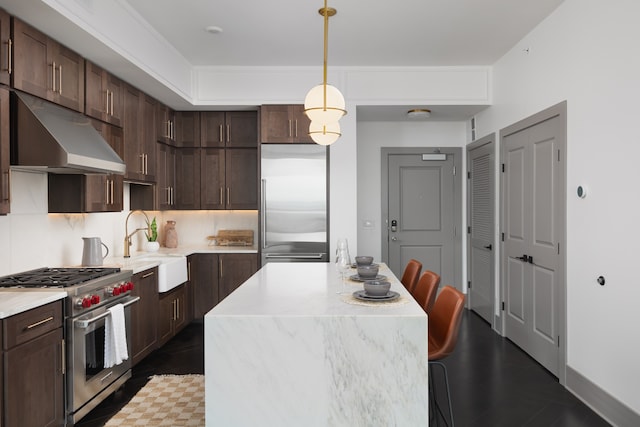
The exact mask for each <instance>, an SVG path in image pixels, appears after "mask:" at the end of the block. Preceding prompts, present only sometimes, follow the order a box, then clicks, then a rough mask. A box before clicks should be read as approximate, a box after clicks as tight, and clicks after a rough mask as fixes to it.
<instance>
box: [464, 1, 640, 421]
mask: <svg viewBox="0 0 640 427" xmlns="http://www.w3.org/2000/svg"><path fill="white" fill-rule="evenodd" d="M639 16H640V2H638V1H636V0H612V1H608V2H602V1H599V0H566V1H565V2H564V3H563V4H562V5H561V6H560V7H559V8H558V9H557V10H556V11H555V12H554V13H553V14H552V15H551V16H549V17H548V18H547V19H546V20H545V21H544V22H542V23H541V24H540V25H539V26H538V27H537V28H536V29H535V30H534V31H533V32H531V33H530V34H529V35H528V36H526V37H525V38H524V39H523V40H522V41H521V42H520V43H518V44H517V45H516V46H515V47H514V48H513V49H512V50H511V51H510V52H509V53H508V54H506V55H505V56H504V57H503V58H502V59H500V61H498V62H497V63H496V64H495V67H494V71H493V73H494V74H493V75H494V98H493V100H494V106H492V107H491V108H489V109H487V110H485V111H484V112H482V113H480V114H478V115H477V121H476V123H477V129H478V131H479V133H478V135H479V136H483V135H486V134H488V133H490V132H493V131H498V130H499V129H500V128H502V127H505V126H507V125H509V124H511V123H513V122H515V121H518V120H520V119H522V118H525V117H527V116H529V115H531V114H533V113H536V112H538V111H540V110H542V109H544V108H546V107H549V106H551V105H554V104H556V103H558V102H560V101H563V100H567V115H568V123H567V126H568V127H567V152H568V154H567V194H568V200H567V248H566V250H567V328H568V331H567V332H568V335H567V339H568V342H567V358H568V366H570V367H571V368H572V369H574V370H576V371H577V372H578V373H580V374H581V375H583V376H584V377H586V378H588V379H589V380H591V381H592V382H594V383H596V384H598V386H599V387H601V388H602V389H604V390H605V391H606V392H608V393H609V394H611V395H612V396H613V397H614V398H616V399H617V400H619V401H621V402H623V403H625V404H626V405H628V406H629V407H630V408H631V409H633V410H634V411H635V412H638V413H640V393H638V392H637V387H638V380H640V369H639V368H638V359H640V333H639V332H638V325H640V310H638V309H637V305H638V304H637V301H638V299H639V298H640V286H638V268H637V265H638V261H637V259H638V248H637V242H638V241H640V228H639V227H638V225H637V222H638V221H637V214H638V210H639V208H640V198H639V197H638V192H637V184H638V182H640V169H639V168H638V166H637V163H638V158H640V137H639V135H640V132H639V131H638V126H637V124H638V117H639V116H640V103H639V102H638V100H639V99H640V58H639V56H638V55H637V53H638V40H640V26H639V25H638V17H639ZM525 49H528V52H527V51H525ZM578 185H585V186H587V188H588V189H589V193H588V196H587V198H586V199H579V198H577V197H576V195H575V194H576V193H575V191H576V187H577V186H578ZM600 275H602V276H604V277H605V278H606V285H605V286H600V285H598V284H597V283H596V278H597V277H598V276H600Z"/></svg>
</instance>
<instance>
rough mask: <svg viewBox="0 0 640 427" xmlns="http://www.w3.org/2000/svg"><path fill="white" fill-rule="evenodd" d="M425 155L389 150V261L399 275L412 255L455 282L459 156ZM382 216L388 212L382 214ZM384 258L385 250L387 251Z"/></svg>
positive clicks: (446, 279) (443, 280) (444, 277)
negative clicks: (456, 176) (456, 182)
mask: <svg viewBox="0 0 640 427" xmlns="http://www.w3.org/2000/svg"><path fill="white" fill-rule="evenodd" d="M454 157H455V156H454V154H452V153H440V154H439V155H438V156H436V155H431V154H424V155H423V154H421V153H415V154H414V153H411V154H409V153H406V154H405V153H390V154H389V155H388V157H387V161H388V162H387V165H388V171H387V177H388V182H387V186H388V198H387V203H388V204H387V209H388V213H387V215H388V216H386V217H385V218H386V219H387V221H388V227H387V228H388V230H387V231H388V234H387V242H386V243H387V245H388V260H387V262H388V265H389V267H390V268H391V270H392V271H393V272H394V274H395V275H396V276H398V277H401V275H402V272H403V271H404V267H405V266H406V264H407V262H408V261H409V260H410V259H412V258H414V259H417V260H418V261H420V262H422V265H423V270H426V269H429V270H432V271H434V272H436V273H438V274H439V275H440V276H441V281H440V283H441V285H445V284H451V285H453V286H457V274H456V234H457V231H456V224H457V222H456V220H455V218H458V217H459V212H458V213H457V214H456V212H455V209H456V203H455V202H454V199H455V197H459V196H457V195H458V194H459V192H457V191H456V185H455V167H454V164H455V159H454ZM383 217H384V216H383ZM383 258H384V251H383Z"/></svg>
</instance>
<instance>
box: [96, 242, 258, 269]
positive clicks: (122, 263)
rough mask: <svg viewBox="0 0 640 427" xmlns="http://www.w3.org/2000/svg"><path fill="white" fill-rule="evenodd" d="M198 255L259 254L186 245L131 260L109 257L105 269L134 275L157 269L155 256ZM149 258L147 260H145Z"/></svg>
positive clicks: (141, 254)
mask: <svg viewBox="0 0 640 427" xmlns="http://www.w3.org/2000/svg"><path fill="white" fill-rule="evenodd" d="M196 253H216V254H257V253H258V247H257V246H213V245H184V246H178V247H177V248H160V250H158V251H157V252H142V251H139V252H133V253H132V254H131V257H130V258H124V257H122V256H119V257H108V258H106V259H105V260H104V266H105V267H120V268H122V269H123V270H132V271H133V274H136V273H139V272H141V271H144V270H148V269H149V268H153V267H156V266H157V265H158V264H159V261H157V260H153V259H148V257H153V256H154V255H168V256H171V255H181V256H189V255H193V254H196ZM145 258H147V259H145Z"/></svg>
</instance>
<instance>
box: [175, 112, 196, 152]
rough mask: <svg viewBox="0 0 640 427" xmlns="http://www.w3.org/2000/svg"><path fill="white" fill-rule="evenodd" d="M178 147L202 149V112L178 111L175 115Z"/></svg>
mask: <svg viewBox="0 0 640 427" xmlns="http://www.w3.org/2000/svg"><path fill="white" fill-rule="evenodd" d="M175 138H176V140H175V144H176V146H177V147H200V112H198V111H178V112H177V113H176V115H175Z"/></svg>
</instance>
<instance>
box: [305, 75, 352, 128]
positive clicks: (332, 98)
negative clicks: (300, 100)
mask: <svg viewBox="0 0 640 427" xmlns="http://www.w3.org/2000/svg"><path fill="white" fill-rule="evenodd" d="M325 88H326V91H327V96H326V102H325ZM304 111H305V113H306V114H307V117H309V119H310V120H311V121H312V122H320V123H333V122H337V121H338V120H340V119H341V118H342V116H344V114H345V113H346V112H347V111H346V110H345V103H344V96H342V93H340V91H339V90H338V89H337V88H336V87H335V86H331V85H326V86H325V85H324V84H320V85H318V86H315V87H313V88H312V89H311V90H310V91H309V93H307V96H306V98H305V99H304Z"/></svg>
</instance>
